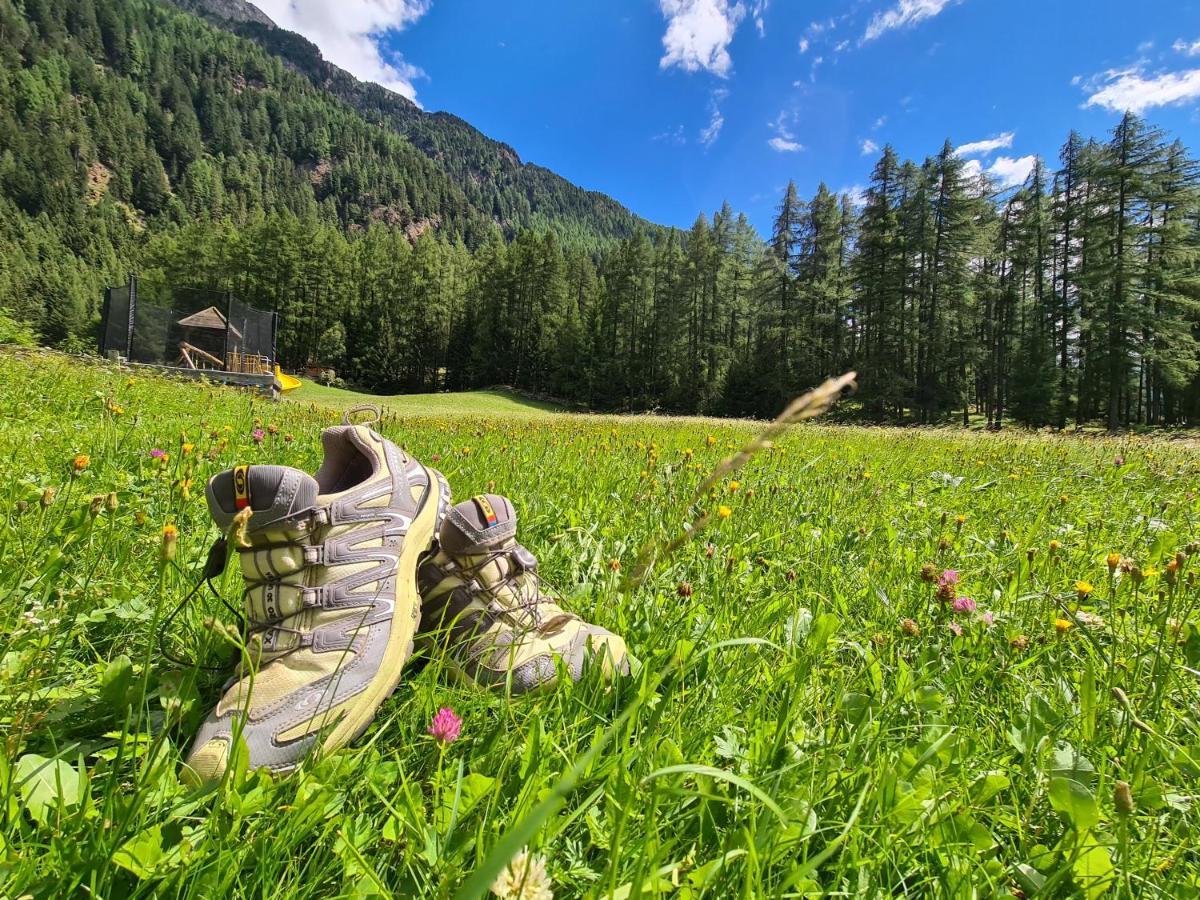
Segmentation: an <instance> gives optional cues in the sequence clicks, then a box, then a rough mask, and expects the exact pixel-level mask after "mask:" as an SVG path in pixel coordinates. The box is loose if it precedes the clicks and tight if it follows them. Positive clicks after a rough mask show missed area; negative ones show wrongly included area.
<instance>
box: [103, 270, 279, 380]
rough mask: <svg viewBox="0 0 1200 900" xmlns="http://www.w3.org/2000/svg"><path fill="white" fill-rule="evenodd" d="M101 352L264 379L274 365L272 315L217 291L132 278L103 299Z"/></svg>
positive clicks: (145, 361)
mask: <svg viewBox="0 0 1200 900" xmlns="http://www.w3.org/2000/svg"><path fill="white" fill-rule="evenodd" d="M100 341H101V346H100V351H101V352H102V353H109V352H111V351H114V350H115V351H116V352H117V353H120V354H121V355H122V356H125V357H126V358H128V359H129V361H130V362H136V363H146V364H149V365H157V366H172V367H175V368H183V369H199V370H210V371H225V372H238V373H243V374H248V375H260V374H261V375H266V374H269V373H270V372H272V371H273V369H274V365H275V313H272V312H266V311H264V310H261V309H255V308H254V307H253V306H248V305H247V304H245V303H242V302H241V301H239V300H237V299H236V298H234V297H233V296H232V295H230V294H227V293H222V292H219V291H210V290H200V289H195V288H185V287H156V288H155V289H154V290H152V291H151V290H149V289H144V290H141V291H139V289H138V283H137V279H136V278H131V279H130V281H129V284H128V285H123V286H121V287H114V288H109V289H108V291H107V292H106V295H105V302H104V321H103V323H102V324H101V329H100Z"/></svg>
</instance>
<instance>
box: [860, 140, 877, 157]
mask: <svg viewBox="0 0 1200 900" xmlns="http://www.w3.org/2000/svg"><path fill="white" fill-rule="evenodd" d="M878 152H879V145H878V144H877V143H875V142H874V141H873V140H871V139H870V138H865V139H864V140H863V142H862V155H863V156H870V155H871V154H872V153H878Z"/></svg>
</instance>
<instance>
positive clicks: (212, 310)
mask: <svg viewBox="0 0 1200 900" xmlns="http://www.w3.org/2000/svg"><path fill="white" fill-rule="evenodd" d="M178 324H180V325H182V326H183V327H184V328H209V329H212V330H213V331H224V330H225V324H226V323H225V317H224V316H223V315H221V311H220V310H219V309H217V308H216V307H215V306H210V307H208V308H207V309H202V310H200V311H199V312H194V313H192V314H191V315H190V316H187V317H186V318H183V319H180V320H179V322H178ZM229 331H230V333H231V334H233V335H234V336H235V337H238V338H240V337H241V336H242V333H241V332H240V331H238V330H237V329H236V328H234V327H233V326H232V325H230V326H229Z"/></svg>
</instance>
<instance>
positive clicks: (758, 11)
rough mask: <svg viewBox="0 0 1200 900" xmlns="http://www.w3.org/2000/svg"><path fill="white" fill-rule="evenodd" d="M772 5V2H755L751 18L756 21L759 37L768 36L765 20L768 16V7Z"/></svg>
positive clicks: (755, 25)
mask: <svg viewBox="0 0 1200 900" xmlns="http://www.w3.org/2000/svg"><path fill="white" fill-rule="evenodd" d="M770 5H771V0H754V10H753V11H752V12H751V14H750V17H751V18H752V19H754V27H755V28H757V29H758V36H759V37H765V36H766V34H767V29H766V25H765V23H764V22H763V19H764V18H765V17H766V15H767V7H768V6H770Z"/></svg>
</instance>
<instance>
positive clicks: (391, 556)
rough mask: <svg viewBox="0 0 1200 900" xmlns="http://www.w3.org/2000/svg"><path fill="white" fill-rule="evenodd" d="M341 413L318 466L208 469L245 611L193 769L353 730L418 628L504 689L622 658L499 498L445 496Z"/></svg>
mask: <svg viewBox="0 0 1200 900" xmlns="http://www.w3.org/2000/svg"><path fill="white" fill-rule="evenodd" d="M344 421H345V424H343V425H341V426H337V427H333V428H328V429H326V430H325V431H324V433H323V434H322V442H323V445H324V453H325V455H324V460H323V462H322V464H321V467H320V469H319V470H318V471H317V473H316V475H315V476H314V475H309V474H308V473H306V472H302V471H300V470H299V469H293V468H290V467H288V466H271V465H262V466H238V467H236V468H234V469H232V470H229V471H225V472H222V473H220V474H218V475H216V476H214V477H213V478H212V480H211V481H209V483H208V489H207V498H208V506H209V511H210V513H211V514H212V517H213V519H214V520H215V521H216V524H217V526H218V528H220V529H221V531H222V532H223V533H225V534H226V535H228V542H227V543H228V545H229V546H231V548H232V549H236V551H237V554H238V556H239V559H240V564H241V571H242V576H243V578H244V581H245V591H244V606H245V611H246V619H247V622H246V635H245V650H244V651H243V659H242V662H241V664H240V665H239V666H238V667H237V670H236V671H235V673H234V675H233V677H232V678H231V679H230V680H229V683H228V684H227V685H226V688H225V691H224V694H223V696H222V697H221V699H220V701H219V702H218V703H217V705H216V708H215V709H214V710H213V711H212V712H211V713H210V714H209V716H208V718H207V720H206V721H205V722H204V724H203V726H201V728H200V731H199V734H198V735H197V737H196V740H195V742H194V744H193V746H192V750H191V753H190V754H189V756H188V758H187V762H186V768H185V770H184V775H185V777H187V778H189V779H190V780H192V781H193V782H196V783H202V784H206V783H212V782H215V781H218V780H220V779H221V778H222V776H223V775H224V773H225V771H226V769H227V768H228V766H229V764H230V761H231V758H232V754H233V752H234V746H235V743H236V742H238V741H240V742H242V743H244V745H245V749H246V751H247V753H248V755H249V760H248V764H249V768H252V769H253V768H260V767H265V768H268V769H271V770H273V771H276V772H287V771H290V770H291V769H293V768H295V767H296V766H297V765H298V764H299V763H300V762H301V761H303V760H304V759H305V758H306V757H307V756H308V755H309V754H310V753H312V752H314V751H317V750H318V749H319V750H320V751H322V752H327V751H331V750H334V749H337V748H338V747H341V746H343V745H345V744H346V743H348V742H349V741H351V740H353V739H354V738H355V737H357V736H358V735H359V734H361V733H362V732H363V731H364V730H365V729H366V728H367V726H368V725H369V724H370V723H371V721H372V719H373V718H374V716H375V713H376V711H377V710H378V709H379V706H380V705H381V704H382V703H383V701H384V700H385V699H386V698H387V697H388V695H389V694H391V693H392V691H393V690H395V688H396V686H397V684H398V683H399V681H400V677H401V673H402V671H403V669H404V666H405V664H406V663H407V662H408V660H409V658H410V657H411V656H412V654H413V648H414V645H415V644H419V645H421V646H422V647H423V648H424V649H426V650H427V651H429V652H430V654H431V655H433V654H435V653H438V652H439V651H440V652H441V653H442V654H443V655H442V657H441V658H443V659H444V660H445V667H446V669H447V670H448V671H449V672H450V673H452V675H454V676H457V677H460V678H463V679H467V680H471V681H475V682H477V683H479V684H481V685H487V686H491V687H502V688H505V689H507V690H509V691H511V692H513V693H523V692H527V691H532V690H537V689H543V688H550V687H553V686H554V685H556V684H557V683H558V682H559V681H560V680H561V679H562V678H563V677H567V678H570V679H571V680H573V681H578V680H579V678H580V677H581V676H582V673H583V672H584V670H585V669H586V668H591V667H595V668H596V670H597V671H599V672H600V674H601V676H602V677H603V678H605V679H612V678H613V677H615V676H616V675H617V674H621V673H625V672H628V670H629V660H628V654H627V652H626V648H625V643H624V641H622V640H621V638H619V637H618V636H616V635H614V634H612V633H611V632H609V631H606V630H605V629H603V628H600V627H598V626H595V625H590V624H588V623H587V622H584V621H583V620H582V619H580V618H579V617H578V616H576V615H574V614H572V613H569V612H566V611H565V610H563V609H562V608H561V607H560V606H559V605H558V602H557V601H556V600H555V598H554V597H552V596H551V595H550V594H549V592H548V591H547V590H545V589H544V587H543V584H542V582H541V580H540V579H539V577H538V572H537V560H536V559H535V558H534V556H533V554H532V553H530V552H529V550H527V549H526V548H525V547H523V546H521V545H520V544H519V543H518V542H517V516H516V512H515V511H514V510H513V506H512V503H511V502H509V500H508V499H507V498H505V497H502V496H499V495H496V494H487V495H483V496H478V497H474V498H472V499H470V500H467V501H465V502H462V503H459V504H458V505H456V506H452V505H451V495H450V487H449V485H448V484H447V483H446V479H445V478H444V477H443V476H442V474H441V473H440V472H437V471H436V470H434V469H431V468H428V467H427V466H424V465H422V464H421V463H419V462H418V461H417V460H415V459H413V458H412V457H410V456H409V455H408V454H407V453H405V452H404V451H403V450H401V449H400V448H399V447H397V446H396V445H395V444H394V443H392V442H391V441H389V440H387V439H386V438H384V437H383V436H382V435H380V434H379V433H378V432H376V431H375V430H374V429H372V428H370V427H367V426H365V425H354V424H349V418H348V416H347V418H346V419H345V420H344ZM219 559H220V560H223V559H224V556H220V557H219ZM210 574H211V573H210Z"/></svg>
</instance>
